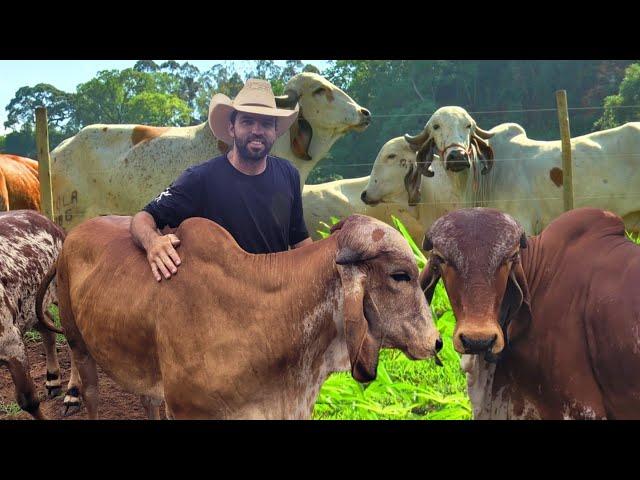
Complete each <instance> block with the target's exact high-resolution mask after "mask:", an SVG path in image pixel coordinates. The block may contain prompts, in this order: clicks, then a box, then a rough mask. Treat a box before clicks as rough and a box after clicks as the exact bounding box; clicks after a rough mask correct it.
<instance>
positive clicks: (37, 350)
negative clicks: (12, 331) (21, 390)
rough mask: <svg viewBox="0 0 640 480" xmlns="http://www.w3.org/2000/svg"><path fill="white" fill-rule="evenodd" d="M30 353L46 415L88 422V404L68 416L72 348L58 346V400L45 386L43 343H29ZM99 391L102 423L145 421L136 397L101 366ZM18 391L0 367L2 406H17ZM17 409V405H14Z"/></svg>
mask: <svg viewBox="0 0 640 480" xmlns="http://www.w3.org/2000/svg"><path fill="white" fill-rule="evenodd" d="M26 347H27V354H28V356H29V363H30V366H31V376H32V378H33V381H34V382H35V384H36V388H37V389H38V396H39V398H40V408H41V409H42V412H43V413H44V415H45V416H46V417H47V418H49V419H54V420H85V419H87V411H86V409H85V408H84V405H82V404H81V405H80V410H79V411H76V412H75V413H72V414H70V415H68V416H64V415H63V413H64V406H63V403H62V401H63V400H64V392H65V391H66V388H67V382H68V381H69V374H70V371H71V357H70V351H69V347H68V345H66V344H64V345H60V344H58V360H59V362H60V372H61V374H62V394H61V395H60V396H58V397H56V398H52V399H48V398H46V396H47V390H46V388H45V386H44V382H45V376H46V361H45V356H44V348H43V346H42V343H41V342H39V341H38V342H26ZM98 376H99V377H98V378H99V380H98V382H99V383H98V388H99V392H100V403H99V406H98V416H99V418H100V419H101V420H144V419H146V415H145V413H144V409H143V408H142V405H141V403H140V399H139V397H138V396H136V395H132V394H130V393H127V392H125V391H123V390H121V389H120V387H118V386H117V385H116V384H115V383H114V382H113V381H112V380H111V379H110V378H109V377H107V376H106V375H105V373H104V372H103V371H102V370H101V369H100V367H98ZM15 402H16V399H15V389H14V386H13V381H12V380H11V375H10V374H9V370H8V369H7V368H6V367H0V404H2V405H3V406H6V405H10V404H12V403H13V404H15ZM14 406H15V405H14ZM1 410H2V411H0V420H29V419H32V418H33V417H31V415H29V414H28V413H26V412H24V411H22V410H20V413H18V414H14V415H11V414H7V413H6V412H5V411H4V408H2V409H1ZM160 414H161V416H164V405H163V406H162V407H161V408H160Z"/></svg>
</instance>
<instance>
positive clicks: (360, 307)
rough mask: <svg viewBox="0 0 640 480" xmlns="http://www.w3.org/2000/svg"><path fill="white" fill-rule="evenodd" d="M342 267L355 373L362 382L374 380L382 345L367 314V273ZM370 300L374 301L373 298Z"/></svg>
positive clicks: (348, 339) (346, 329)
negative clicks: (372, 330)
mask: <svg viewBox="0 0 640 480" xmlns="http://www.w3.org/2000/svg"><path fill="white" fill-rule="evenodd" d="M338 271H339V273H340V278H341V280H342V289H343V293H344V300H343V305H342V307H343V308H342V311H343V314H344V334H345V339H346V343H347V351H348V352H349V361H350V362H351V375H352V376H353V378H354V379H355V380H357V381H358V382H370V381H372V380H374V379H375V378H376V374H377V369H378V356H379V348H378V347H379V345H376V341H375V340H374V337H373V335H372V334H371V330H370V326H369V322H368V321H367V318H366V317H365V307H364V305H365V301H367V300H366V299H365V280H366V276H365V275H362V274H359V275H358V274H355V273H354V272H353V271H350V269H345V268H339V269H338ZM367 303H368V305H371V304H372V303H373V302H370V301H368V302H367ZM367 310H369V308H368V309H367ZM374 314H376V313H374Z"/></svg>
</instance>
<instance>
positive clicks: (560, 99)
mask: <svg viewBox="0 0 640 480" xmlns="http://www.w3.org/2000/svg"><path fill="white" fill-rule="evenodd" d="M556 104H557V106H558V122H559V123H560V138H561V143H562V185H563V191H562V197H563V200H564V211H565V212H567V211H569V210H571V209H573V165H572V161H571V131H570V130H569V109H568V108H567V91H566V90H558V91H557V92H556Z"/></svg>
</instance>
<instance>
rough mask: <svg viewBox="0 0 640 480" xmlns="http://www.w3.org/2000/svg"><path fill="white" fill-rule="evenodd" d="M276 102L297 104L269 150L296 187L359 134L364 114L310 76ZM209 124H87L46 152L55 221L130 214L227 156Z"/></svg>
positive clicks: (341, 94)
mask: <svg viewBox="0 0 640 480" xmlns="http://www.w3.org/2000/svg"><path fill="white" fill-rule="evenodd" d="M285 92H286V95H285V96H283V97H279V98H278V102H277V103H278V104H279V106H280V107H287V106H290V107H293V105H294V104H295V101H298V102H299V104H300V112H301V113H300V116H299V118H298V121H297V122H295V123H294V124H293V126H292V127H291V129H290V130H289V132H287V133H285V134H284V135H282V136H281V137H280V138H278V140H277V141H276V143H275V144H274V146H273V149H272V151H271V153H272V154H273V155H276V156H279V157H282V158H286V159H287V160H289V161H291V162H292V163H293V164H294V165H295V166H296V167H297V168H298V170H299V171H300V180H301V182H302V185H304V182H305V180H306V178H307V175H308V174H309V172H310V171H311V170H312V169H313V167H314V166H315V165H316V164H317V163H318V162H319V161H320V160H321V159H322V158H323V157H324V156H325V155H326V154H327V152H328V151H329V149H330V148H331V146H332V145H333V144H334V143H335V142H336V141H337V140H338V139H339V138H340V137H342V136H343V135H345V134H346V133H347V132H349V131H351V130H356V131H363V130H364V129H366V128H367V126H368V125H369V123H370V121H371V114H370V113H369V111H368V110H367V109H365V108H363V107H361V106H360V105H358V104H357V103H356V102H355V101H354V100H353V99H351V97H349V96H348V95H347V94H346V93H344V92H343V91H342V90H340V89H339V88H337V87H336V86H335V85H333V84H332V83H330V82H329V81H327V80H326V79H325V78H323V77H321V76H320V75H317V74H314V73H309V72H305V73H301V74H299V75H296V76H294V77H293V78H292V79H291V80H289V82H288V83H287V85H286V86H285ZM226 149H227V147H226V145H224V144H222V143H221V142H218V141H217V140H216V138H215V137H214V136H213V134H212V133H211V129H210V128H209V125H208V122H205V123H202V124H200V125H196V126H193V127H148V126H142V125H90V126H88V127H85V128H83V129H82V130H81V131H80V132H79V133H78V134H77V135H75V136H74V137H71V138H69V139H66V140H65V141H63V142H62V143H60V145H58V147H56V148H55V149H54V150H53V151H52V152H51V162H52V163H51V180H52V188H53V195H54V210H55V212H56V221H57V223H58V224H59V225H61V226H63V227H64V228H65V229H67V230H68V229H69V228H71V227H73V226H75V225H77V224H78V223H80V222H82V221H83V220H85V219H87V218H91V217H95V216H98V215H104V214H110V213H111V214H124V215H131V214H134V213H136V212H137V211H139V210H140V209H141V208H142V207H144V205H146V204H147V203H148V202H149V201H151V200H152V199H153V198H154V197H155V196H156V195H158V193H160V192H161V191H162V190H163V189H164V188H166V187H167V186H168V185H169V184H170V183H171V182H172V181H173V180H175V179H176V178H177V177H178V176H179V175H180V174H181V173H182V172H183V171H184V169H185V168H187V167H188V166H190V165H193V164H197V163H201V162H204V161H206V160H208V159H210V158H213V157H215V156H216V155H219V154H220V152H221V150H222V151H226Z"/></svg>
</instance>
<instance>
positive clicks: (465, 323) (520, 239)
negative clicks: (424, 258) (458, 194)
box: [420, 208, 531, 361]
mask: <svg viewBox="0 0 640 480" xmlns="http://www.w3.org/2000/svg"><path fill="white" fill-rule="evenodd" d="M526 246H527V238H526V236H525V233H524V231H523V229H522V227H521V226H520V225H519V224H518V223H517V222H516V221H515V220H514V219H513V218H511V217H510V216H509V215H507V214H504V213H502V212H500V211H498V210H493V209H488V208H470V209H464V210H457V211H454V212H451V213H449V214H447V215H445V216H443V217H441V218H439V219H438V220H436V221H435V222H434V223H433V225H432V226H431V228H430V229H429V231H428V232H427V235H426V236H425V239H424V242H423V249H424V250H427V251H431V255H430V257H429V262H428V264H427V266H426V267H425V269H424V270H423V272H422V274H421V276H420V285H421V286H422V288H423V289H424V290H425V294H426V297H427V300H428V301H431V298H432V296H433V291H434V289H435V285H436V283H437V281H438V279H439V278H440V277H442V279H443V281H444V286H445V288H446V290H447V293H448V295H449V299H450V301H451V306H452V307H453V313H454V314H455V316H456V329H455V331H454V334H453V345H454V347H455V349H456V350H457V351H458V352H460V353H468V354H474V353H485V354H486V355H485V358H486V359H487V360H489V361H495V360H496V358H497V357H496V356H497V355H498V354H499V353H500V352H501V351H502V350H503V348H504V347H505V344H506V343H508V342H513V341H514V340H515V339H516V338H517V337H519V336H521V335H522V333H523V332H524V330H525V329H526V328H527V326H528V325H529V323H530V321H531V306H530V297H529V288H528V286H527V280H526V278H525V276H524V271H523V269H522V265H521V263H520V249H521V248H526Z"/></svg>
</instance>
